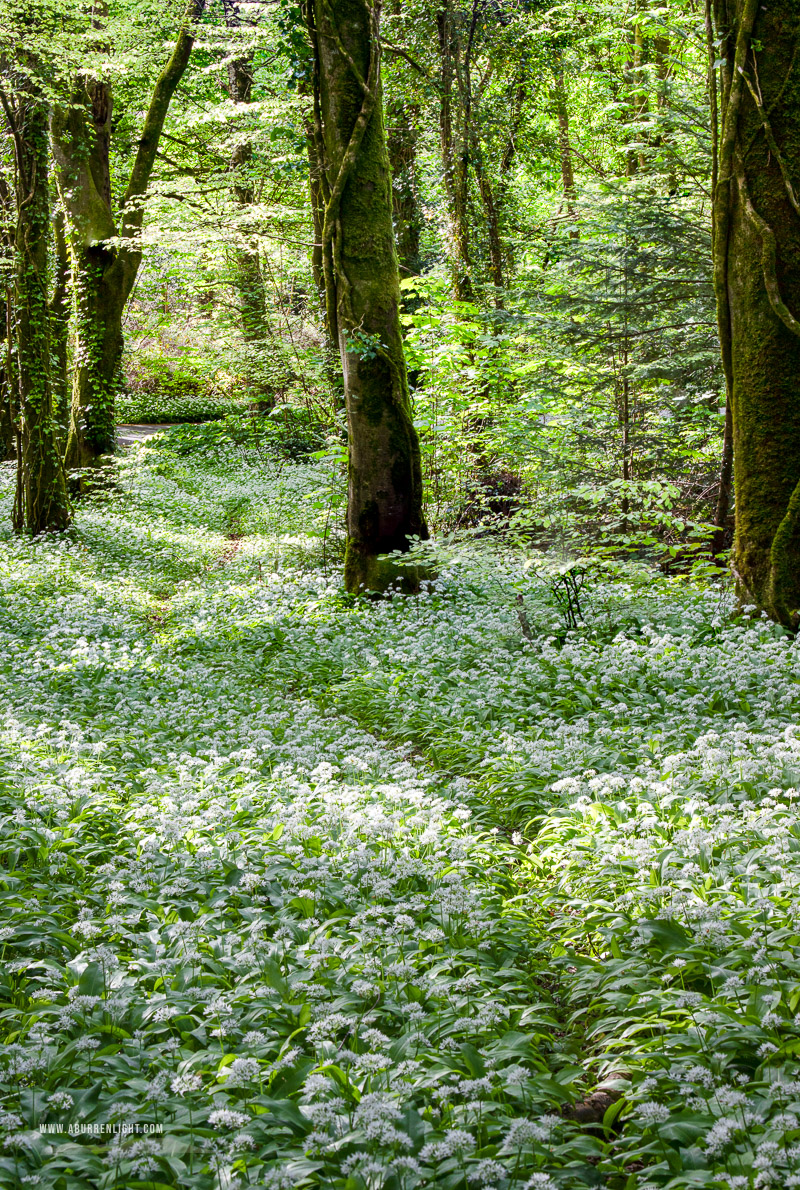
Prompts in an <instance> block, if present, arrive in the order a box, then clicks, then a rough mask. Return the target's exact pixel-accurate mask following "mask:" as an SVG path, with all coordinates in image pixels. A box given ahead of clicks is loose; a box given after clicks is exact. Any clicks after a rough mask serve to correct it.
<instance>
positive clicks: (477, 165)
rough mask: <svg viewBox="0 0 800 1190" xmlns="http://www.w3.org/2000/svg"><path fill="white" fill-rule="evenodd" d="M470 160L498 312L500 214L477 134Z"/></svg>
mask: <svg viewBox="0 0 800 1190" xmlns="http://www.w3.org/2000/svg"><path fill="white" fill-rule="evenodd" d="M472 158H473V167H474V169H475V179H476V181H477V183H478V191H479V193H480V196H481V202H482V203H483V212H484V214H485V216H486V230H487V232H488V237H489V268H490V273H491V278H492V285H493V286H494V304H495V307H496V308H497V309H498V310H502V309H503V306H504V303H503V290H504V289H505V277H504V275H503V241H502V239H501V237H500V214H499V211H498V204H497V202H496V200H495V193H494V187H493V186H492V182H491V179H490V177H489V175H488V173H487V172H486V166H485V163H484V160H483V153H482V152H481V146H480V141H479V140H478V137H477V134H475V135H474V136H473V150H472Z"/></svg>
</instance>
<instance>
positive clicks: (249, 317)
mask: <svg viewBox="0 0 800 1190" xmlns="http://www.w3.org/2000/svg"><path fill="white" fill-rule="evenodd" d="M240 7H241V6H240V4H239V0H223V9H224V11H225V24H226V25H227V27H228V28H229V29H231V30H236V29H241V28H242V27H243V21H242V14H241V11H240ZM252 92H253V54H252V50H249V49H247V50H246V51H245V52H244V53H242V54H241V55H240V56H238V57H233V58H232V59H231V61H229V62H228V97H229V98H230V100H231V102H232V103H235V104H244V103H250V101H251V98H252ZM252 159H253V146H252V143H251V141H250V139H249V137H247V136H245V137H243V138H242V139H241V140H240V141H239V143H238V144H237V145H236V147H235V148H234V150H233V153H232V154H231V171H232V172H233V175H234V183H233V194H234V197H235V199H236V202H237V205H238V206H239V209H240V211H241V215H242V218H241V226H240V227H239V228H238V229H237V232H236V235H235V237H234V239H235V243H234V245H233V247H232V248H231V257H232V264H233V284H234V288H235V290H236V293H237V296H238V299H239V313H240V318H241V327H242V335H243V336H244V340H245V343H246V344H247V345H248V347H250V348H251V349H252V350H253V351H255V352H257V353H258V354H262V353H263V354H264V355H266V348H267V342H268V340H269V338H270V334H269V325H268V320H267V298H266V292H265V289H264V278H263V276H262V273H261V263H260V261H259V256H258V242H257V240H256V238H255V236H254V234H253V228H252V216H248V209H249V208H252V206H253V205H254V203H255V200H256V195H255V189H254V187H253V183H252V179H251V177H250V176H249V172H248V171H249V168H250V164H251V162H252ZM260 362H261V361H259V360H254V361H253V364H254V365H255V367H254V371H256V372H258V371H260V368H259V367H258V364H259V363H260ZM258 399H259V400H260V401H266V402H267V403H268V404H273V403H274V400H275V395H274V392H273V391H272V390H271V389H267V387H266V386H265V385H264V383H263V382H262V383H261V384H260V385H259V392H258Z"/></svg>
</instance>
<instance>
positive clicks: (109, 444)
mask: <svg viewBox="0 0 800 1190" xmlns="http://www.w3.org/2000/svg"><path fill="white" fill-rule="evenodd" d="M204 2H205V0H191V2H190V5H189V8H188V9H187V12H186V17H185V20H184V23H183V25H182V27H181V29H180V31H179V33H178V36H177V39H176V42H175V47H174V49H173V52H172V55H171V57H170V59H169V61H168V62H167V64H166V66H165V67H164V69H163V70H162V72H161V74H160V75H159V77H158V79H157V81H156V84H155V87H154V89H153V94H152V97H151V100H150V106H149V108H148V110H147V114H146V116H145V120H144V125H143V128H142V134H141V137H140V139H139V146H138V149H137V153H136V157H135V159H134V164H133V168H132V170H131V175H130V178H129V181H128V185H127V188H126V190H125V193H124V195H123V196H122V200H121V203H120V204H119V210H118V211H115V210H114V208H113V205H112V195H111V169H110V146H111V129H112V124H111V116H112V94H111V87H110V85H109V84H108V83H106V82H103V81H97V80H86V79H82V80H80V81H79V83H78V86H77V88H76V91H75V94H74V95H73V97H72V102H71V103H70V104H69V105H68V106H66V107H64V108H61V109H57V110H55V111H54V112H53V116H52V119H51V131H52V138H53V156H54V159H55V162H56V168H57V178H58V186H59V191H60V194H61V199H62V202H63V204H64V208H65V210H66V213H67V222H68V239H69V245H70V253H71V265H72V279H73V293H74V297H73V300H74V306H75V366H74V374H73V383H72V410H71V421H70V429H69V434H68V437H67V446H66V456H65V458H66V465H67V466H68V467H82V466H86V465H87V464H90V463H92V462H93V461H94V460H95V459H96V458H97V457H98V456H99V455H102V454H107V453H109V452H110V451H113V450H114V446H115V417H114V401H115V397H116V393H117V390H118V388H119V384H120V378H121V367H122V349H123V345H124V339H123V333H122V316H123V313H124V310H125V304H126V302H127V300H128V298H129V297H130V294H131V290H132V289H133V285H134V282H135V280H136V275H137V273H138V271H139V265H140V263H141V259H142V251H141V244H140V238H139V237H140V233H141V229H142V222H143V219H144V205H143V200H144V197H145V194H146V192H147V187H148V184H149V182H150V177H151V175H152V172H153V165H154V164H155V159H156V153H157V151H158V144H159V141H160V139H161V132H162V129H163V127H164V121H165V119H166V116H167V111H168V109H169V105H170V102H171V100H172V96H173V95H174V93H175V89H176V88H177V86H178V84H179V82H180V80H181V78H182V77H183V73H184V71H185V69H186V67H187V65H188V63H189V57H190V55H191V52H192V46H193V45H194V34H193V31H192V22H193V21H195V20H197V18H198V17H199V16H200V14H201V13H202V11H203V7H204Z"/></svg>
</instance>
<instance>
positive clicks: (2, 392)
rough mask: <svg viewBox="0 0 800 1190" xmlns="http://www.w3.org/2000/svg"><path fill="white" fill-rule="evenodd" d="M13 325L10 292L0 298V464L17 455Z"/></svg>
mask: <svg viewBox="0 0 800 1190" xmlns="http://www.w3.org/2000/svg"><path fill="white" fill-rule="evenodd" d="M13 324H14V315H13V300H12V295H11V291H10V290H9V291H8V292H7V293H3V294H2V297H1V298H0V328H2V344H0V347H1V348H2V358H0V462H2V461H4V460H5V459H13V458H14V456H15V455H16V453H17V443H16V433H15V430H14V413H15V408H16V393H17V383H16V377H15V374H14V357H13V355H12V334H13V331H12V327H13Z"/></svg>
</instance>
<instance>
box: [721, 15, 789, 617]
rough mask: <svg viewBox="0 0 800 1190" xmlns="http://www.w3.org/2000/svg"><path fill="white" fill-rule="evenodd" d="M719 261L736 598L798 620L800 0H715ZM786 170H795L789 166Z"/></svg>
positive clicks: (769, 611)
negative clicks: (719, 89) (765, 2)
mask: <svg viewBox="0 0 800 1190" xmlns="http://www.w3.org/2000/svg"><path fill="white" fill-rule="evenodd" d="M714 15H715V21H716V31H717V34H718V35H721V36H722V38H723V43H722V52H721V56H723V57H724V59H725V62H726V65H725V67H724V69H723V104H722V130H721V135H720V145H719V167H718V169H719V178H718V182H717V187H716V193H715V210H714V216H715V218H714V256H715V259H714V264H715V284H716V290H717V303H718V310H719V321H720V336H721V341H722V355H723V363H724V365H725V371H726V378H727V381H728V388H729V391H730V393H731V409H732V421H733V448H734V481H735V492H736V535H735V540H734V549H733V563H732V564H733V569H734V574H735V577H736V582H737V587H738V592H739V596H740V599H741V600H742V601H743V602H744V603H754V604H756V605H757V606H758V607H760V608H762V609H764V610H765V611H766V612H767V613H768V614H769V615H770V616H771V617H772V618H773V619H775V620H777V621H779V622H780V623H782V624H785V625H786V626H788V627H797V625H798V621H799V620H800V385H798V377H800V321H798V320H799V319H800V204H799V203H798V200H797V196H796V193H795V190H794V185H793V179H792V173H794V171H795V168H796V162H797V161H798V160H800V62H798V60H797V56H796V54H795V53H794V44H795V40H796V36H795V35H796V31H797V27H798V22H799V21H800V0H776V2H775V3H772V4H770V5H769V6H766V7H762V6H761V5H759V3H758V0H727V3H726V2H725V0H716V3H715V13H714ZM790 171H791V172H790Z"/></svg>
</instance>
